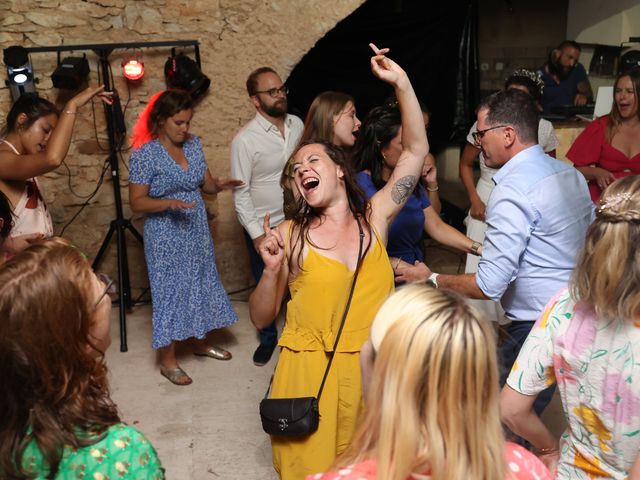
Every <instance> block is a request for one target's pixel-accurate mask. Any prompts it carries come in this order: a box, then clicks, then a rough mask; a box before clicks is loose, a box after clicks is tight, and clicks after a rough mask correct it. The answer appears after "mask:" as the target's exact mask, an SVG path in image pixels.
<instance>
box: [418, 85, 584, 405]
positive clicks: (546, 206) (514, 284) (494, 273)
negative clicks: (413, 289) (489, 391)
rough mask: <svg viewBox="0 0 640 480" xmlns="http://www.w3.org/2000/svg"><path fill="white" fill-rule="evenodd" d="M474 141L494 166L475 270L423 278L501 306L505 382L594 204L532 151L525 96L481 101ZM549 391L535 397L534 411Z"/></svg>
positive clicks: (566, 271) (568, 173) (534, 134)
mask: <svg viewBox="0 0 640 480" xmlns="http://www.w3.org/2000/svg"><path fill="white" fill-rule="evenodd" d="M473 137H474V140H475V142H476V145H477V146H478V147H479V148H480V149H481V150H482V154H483V155H484V159H485V163H486V164H487V166H489V167H491V168H500V170H499V171H498V173H496V174H495V175H494V176H493V182H494V183H495V187H494V189H493V191H492V192H491V196H490V197H489V202H488V205H487V210H486V221H487V233H486V237H485V240H484V244H483V247H482V248H483V251H482V258H481V259H480V263H479V265H478V271H477V272H476V273H467V274H463V275H444V274H442V275H439V274H437V273H432V272H431V271H430V270H428V271H427V273H428V274H429V275H430V276H429V277H428V278H429V282H430V283H431V284H433V285H434V286H435V287H436V288H447V289H450V290H456V291H458V292H460V293H462V294H464V295H467V296H469V297H471V298H478V299H482V300H486V299H491V300H494V301H499V302H500V303H501V305H502V308H503V309H504V311H505V317H506V319H507V320H509V321H511V323H510V324H509V325H507V326H506V328H505V333H506V335H505V337H506V338H505V339H504V341H503V342H502V343H501V345H500V362H501V365H502V368H501V382H502V384H504V382H505V381H506V378H507V375H508V374H509V371H510V370H511V366H512V365H513V362H514V361H515V359H516V358H517V356H518V352H519V351H520V348H521V347H522V345H523V343H524V341H525V339H526V338H527V335H528V334H529V332H530V331H531V329H532V327H533V324H534V322H535V321H536V320H537V319H538V317H539V316H540V314H541V313H542V311H543V309H544V307H545V305H546V303H547V302H548V301H549V300H550V299H551V297H552V296H553V295H554V294H555V293H556V292H558V291H559V290H560V289H561V288H564V287H566V285H567V283H568V281H569V278H570V276H571V273H572V271H573V268H574V266H575V262H576V255H577V253H578V251H579V250H580V248H581V247H582V244H583V242H584V237H585V233H586V231H587V227H588V226H589V225H590V224H591V221H592V220H593V203H592V202H591V197H590V196H589V190H588V189H587V184H586V183H585V181H584V178H581V177H580V174H579V173H578V172H577V171H576V169H575V168H573V167H572V166H570V165H567V164H566V163H564V162H560V161H558V160H556V159H555V158H553V157H550V156H549V155H547V154H546V153H544V151H543V150H542V147H541V146H540V145H538V111H537V108H536V107H535V105H534V103H533V101H532V99H531V97H530V96H529V95H527V94H526V93H524V92H521V91H519V90H515V89H511V90H506V91H501V92H498V93H496V94H494V95H492V96H491V97H489V98H487V99H485V100H484V101H483V103H482V104H481V105H480V107H479V109H478V130H477V131H476V132H474V134H473ZM576 173H578V174H577V175H576ZM551 393H552V391H549V390H545V391H544V392H542V393H541V394H540V398H539V401H538V402H537V403H536V405H535V408H536V411H537V412H538V413H540V412H541V411H542V410H543V409H544V407H545V406H546V405H547V403H548V402H549V401H550V400H551Z"/></svg>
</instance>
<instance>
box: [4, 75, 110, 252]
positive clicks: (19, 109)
mask: <svg viewBox="0 0 640 480" xmlns="http://www.w3.org/2000/svg"><path fill="white" fill-rule="evenodd" d="M111 95H112V94H111V93H110V92H105V91H104V86H100V87H97V88H93V87H92V88H87V89H86V90H83V91H82V92H80V93H78V94H77V95H76V96H74V97H73V98H72V99H71V100H69V101H68V102H67V103H66V104H65V106H64V108H63V109H62V111H61V112H60V111H59V110H58V108H57V107H56V106H55V105H54V104H53V103H51V102H50V101H48V100H47V99H45V98H41V97H39V96H38V95H37V94H33V93H24V94H22V95H21V96H20V98H18V100H16V102H15V103H14V104H13V106H12V107H11V109H10V110H9V113H8V114H7V120H6V123H5V126H4V129H3V131H2V133H1V134H0V137H1V139H0V191H2V193H4V194H5V195H6V197H7V198H8V199H9V201H10V202H11V205H13V211H14V214H15V220H14V225H13V229H12V231H11V235H10V238H9V240H8V241H7V245H6V247H7V248H8V249H10V250H11V251H14V252H18V251H20V250H22V249H24V248H26V247H27V246H28V245H29V242H30V241H32V240H34V239H37V238H43V237H51V236H52V235H53V222H52V221H51V214H50V212H49V210H48V208H47V204H46V202H45V200H44V198H43V196H42V193H41V191H40V187H39V184H38V180H37V179H36V177H37V176H38V175H43V174H45V173H47V172H50V171H52V170H55V169H56V168H57V167H59V166H60V165H61V164H62V162H63V161H64V159H65V157H66V155H67V152H68V151H69V145H70V144H71V137H72V135H73V129H74V126H75V122H76V117H77V112H78V109H79V108H80V107H82V106H83V105H84V104H86V103H87V102H89V101H90V100H91V99H92V98H94V97H96V96H97V97H99V98H100V99H101V100H103V101H104V102H106V103H111Z"/></svg>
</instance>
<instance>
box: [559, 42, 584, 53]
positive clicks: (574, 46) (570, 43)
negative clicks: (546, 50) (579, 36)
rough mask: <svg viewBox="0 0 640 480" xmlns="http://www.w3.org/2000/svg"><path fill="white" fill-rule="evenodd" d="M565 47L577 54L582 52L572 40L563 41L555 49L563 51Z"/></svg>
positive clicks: (578, 45)
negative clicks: (572, 49)
mask: <svg viewBox="0 0 640 480" xmlns="http://www.w3.org/2000/svg"><path fill="white" fill-rule="evenodd" d="M567 47H571V48H575V49H576V50H578V51H579V52H581V51H582V47H580V44H579V43H578V42H575V41H573V40H564V41H562V42H561V43H560V45H558V46H557V47H556V50H563V49H565V48H567Z"/></svg>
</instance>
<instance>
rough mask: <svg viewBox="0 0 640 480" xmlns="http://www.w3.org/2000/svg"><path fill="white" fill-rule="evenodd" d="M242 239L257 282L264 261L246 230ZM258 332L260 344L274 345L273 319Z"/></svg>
mask: <svg viewBox="0 0 640 480" xmlns="http://www.w3.org/2000/svg"><path fill="white" fill-rule="evenodd" d="M244 240H245V242H246V244H247V251H248V252H249V264H250V265H251V273H252V274H253V278H254V279H255V281H256V284H257V283H258V282H259V281H260V277H262V271H263V270H264V263H263V261H262V257H260V254H259V253H258V252H257V251H256V249H255V247H254V246H253V240H251V237H250V236H249V234H248V233H247V232H246V231H244ZM258 333H259V334H260V344H261V345H275V344H276V342H277V341H278V329H277V328H276V322H275V319H274V321H273V322H271V323H270V324H269V325H267V326H266V327H264V328H261V329H258Z"/></svg>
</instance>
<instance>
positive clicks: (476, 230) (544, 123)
mask: <svg viewBox="0 0 640 480" xmlns="http://www.w3.org/2000/svg"><path fill="white" fill-rule="evenodd" d="M543 87H544V82H543V81H542V80H541V79H540V77H539V76H538V75H537V74H536V73H534V72H531V71H529V70H524V69H521V70H516V71H515V72H513V74H511V76H510V77H509V78H507V81H506V82H505V85H504V88H505V90H507V89H512V88H513V89H518V90H522V91H523V92H525V93H528V94H529V95H530V96H531V98H532V101H533V102H535V104H536V107H537V108H538V111H540V112H542V106H541V105H540V100H541V98H542V89H543ZM493 128H498V127H497V126H496V127H493ZM477 130H478V127H477V122H475V123H474V124H473V126H472V127H471V129H470V130H469V135H468V136H467V143H466V144H465V147H464V150H463V151H462V155H461V157H460V167H459V168H460V179H461V180H462V183H463V185H464V187H465V189H466V190H467V194H468V195H469V201H470V202H471V207H470V208H469V214H468V216H467V218H466V219H465V223H466V225H467V236H468V237H469V238H471V239H473V240H474V241H475V242H478V243H480V244H482V243H483V242H484V236H485V233H486V231H487V224H486V223H485V208H486V205H487V202H488V200H489V195H490V194H491V191H492V190H493V186H494V184H493V180H492V178H493V176H494V175H495V174H496V172H497V169H494V168H490V167H487V165H486V164H485V160H484V155H483V153H482V150H481V148H480V139H481V138H482V136H484V135H485V134H486V133H487V131H489V130H486V131H480V132H478V131H477ZM538 143H539V144H540V146H541V147H542V148H543V150H544V151H545V152H546V153H547V154H549V155H551V156H552V157H555V151H556V148H557V147H558V138H557V137H556V134H555V131H554V130H553V125H551V122H549V121H548V120H545V119H544V118H540V121H539V123H538ZM476 159H479V161H480V178H479V179H478V183H477V185H474V173H473V166H474V163H475V162H476ZM479 261H480V257H478V256H476V255H467V262H466V266H465V273H473V272H475V271H477V270H478V262H479ZM472 302H473V304H474V305H475V306H476V307H477V308H480V309H482V310H483V311H484V312H485V313H486V315H487V317H488V318H489V319H491V320H494V321H500V320H501V319H502V318H503V316H504V312H503V311H502V307H500V305H499V304H498V303H497V302H493V301H491V300H473V301H472Z"/></svg>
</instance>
